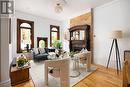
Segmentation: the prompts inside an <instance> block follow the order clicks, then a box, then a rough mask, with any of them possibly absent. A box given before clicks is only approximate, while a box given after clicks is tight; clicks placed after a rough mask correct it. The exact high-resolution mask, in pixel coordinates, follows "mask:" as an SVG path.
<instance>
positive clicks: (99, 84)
mask: <svg viewBox="0 0 130 87" xmlns="http://www.w3.org/2000/svg"><path fill="white" fill-rule="evenodd" d="M94 66H96V67H98V69H97V70H96V71H95V72H94V73H92V74H90V75H89V76H87V77H86V78H85V79H83V80H81V81H80V82H79V83H77V84H76V85H75V86H73V87H122V72H119V74H117V72H116V70H115V69H110V68H109V69H106V67H103V66H100V65H94ZM13 87H35V86H34V84H33V81H32V80H30V81H29V82H25V83H22V84H19V85H16V86H13Z"/></svg>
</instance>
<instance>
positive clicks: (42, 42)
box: [39, 40, 45, 48]
mask: <svg viewBox="0 0 130 87" xmlns="http://www.w3.org/2000/svg"><path fill="white" fill-rule="evenodd" d="M39 48H45V41H44V40H40V41H39Z"/></svg>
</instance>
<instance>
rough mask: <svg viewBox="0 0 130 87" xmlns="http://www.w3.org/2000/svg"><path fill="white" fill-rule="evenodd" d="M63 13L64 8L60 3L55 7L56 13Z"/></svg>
mask: <svg viewBox="0 0 130 87" xmlns="http://www.w3.org/2000/svg"><path fill="white" fill-rule="evenodd" d="M62 11H63V7H62V5H61V4H60V3H57V4H56V6H55V12H56V13H61V12H62Z"/></svg>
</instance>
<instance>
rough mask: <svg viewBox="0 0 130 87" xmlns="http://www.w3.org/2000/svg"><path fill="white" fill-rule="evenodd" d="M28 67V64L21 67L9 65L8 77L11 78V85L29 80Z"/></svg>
mask: <svg viewBox="0 0 130 87" xmlns="http://www.w3.org/2000/svg"><path fill="white" fill-rule="evenodd" d="M29 68H30V66H27V67H25V68H22V69H18V68H17V67H16V66H15V67H12V66H11V67H10V79H11V85H12V86H14V85H17V84H20V83H23V82H25V81H29V80H30V75H29Z"/></svg>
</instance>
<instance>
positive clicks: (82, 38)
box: [80, 30, 85, 40]
mask: <svg viewBox="0 0 130 87" xmlns="http://www.w3.org/2000/svg"><path fill="white" fill-rule="evenodd" d="M84 35H85V31H84V30H80V40H84V39H85V36H84Z"/></svg>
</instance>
